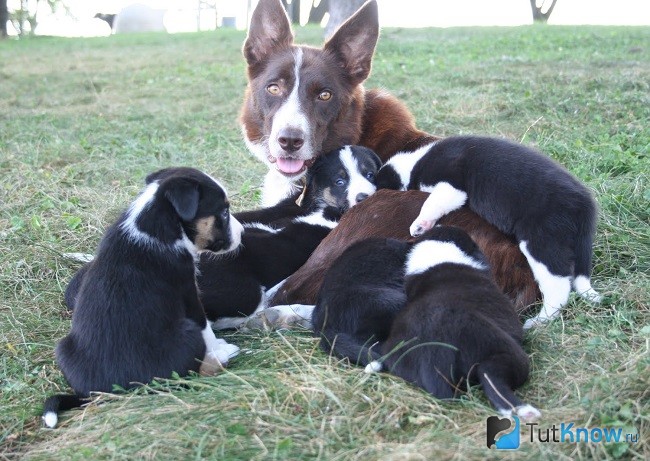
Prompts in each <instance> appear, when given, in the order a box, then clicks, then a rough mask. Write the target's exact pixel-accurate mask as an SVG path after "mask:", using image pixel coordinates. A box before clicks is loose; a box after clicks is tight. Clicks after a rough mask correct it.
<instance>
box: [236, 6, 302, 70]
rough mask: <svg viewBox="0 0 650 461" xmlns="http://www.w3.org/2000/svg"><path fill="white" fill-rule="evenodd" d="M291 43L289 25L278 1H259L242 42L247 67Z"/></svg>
mask: <svg viewBox="0 0 650 461" xmlns="http://www.w3.org/2000/svg"><path fill="white" fill-rule="evenodd" d="M292 43H293V33H292V32H291V23H290V22H289V18H288V16H287V13H286V11H285V10H284V7H283V6H282V4H281V3H280V0H260V2H259V3H258V4H257V7H256V8H255V11H253V16H252V18H251V25H250V27H249V29H248V37H246V41H245V42H244V49H243V52H244V57H245V58H246V62H248V65H249V66H251V67H252V66H255V65H257V64H259V63H260V61H262V60H263V59H264V58H265V57H267V56H268V55H269V54H270V53H271V52H273V51H277V50H281V49H285V48H288V47H290V46H291V44H292Z"/></svg>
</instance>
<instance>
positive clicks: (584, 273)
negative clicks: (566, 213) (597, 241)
mask: <svg viewBox="0 0 650 461" xmlns="http://www.w3.org/2000/svg"><path fill="white" fill-rule="evenodd" d="M583 213H584V215H583V216H582V219H581V220H580V221H579V224H578V225H579V228H578V234H577V235H576V242H575V266H574V271H573V274H574V279H573V289H574V290H575V291H576V293H578V295H580V296H582V297H583V298H585V299H587V300H588V301H591V302H595V303H599V302H600V301H601V299H602V297H601V296H600V294H598V292H597V291H596V290H594V289H593V288H592V287H591V280H590V276H591V257H592V253H593V243H594V234H595V233H596V217H597V209H596V204H595V203H594V202H593V200H591V201H590V202H589V206H586V207H585V210H584V211H583Z"/></svg>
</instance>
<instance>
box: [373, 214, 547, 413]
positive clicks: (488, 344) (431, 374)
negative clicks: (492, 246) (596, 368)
mask: <svg viewBox="0 0 650 461" xmlns="http://www.w3.org/2000/svg"><path fill="white" fill-rule="evenodd" d="M405 267H406V271H405V273H406V276H405V290H406V298H407V303H406V306H405V307H404V309H402V310H401V311H400V312H399V313H398V314H397V315H396V316H395V319H394V321H393V324H392V326H391V329H390V334H389V335H388V338H387V339H386V341H385V342H384V343H383V344H382V346H381V352H382V353H383V354H384V355H385V356H386V357H387V358H386V359H385V361H384V362H383V363H384V366H385V367H386V368H387V369H388V370H389V371H390V372H391V373H392V374H395V375H397V376H400V377H402V378H404V379H405V380H407V381H409V382H411V383H413V384H416V385H418V386H420V387H422V388H423V389H425V390H427V391H428V392H430V393H431V394H433V395H434V396H435V397H438V398H452V397H454V395H455V391H456V386H457V385H458V384H459V383H461V382H462V380H464V379H466V380H468V381H469V382H470V383H480V384H482V386H483V389H484V391H485V393H486V395H487V397H488V399H489V400H490V402H491V403H492V404H493V405H494V406H495V407H496V408H497V409H498V410H499V411H500V412H501V413H504V414H505V413H509V412H511V411H512V410H515V409H517V413H518V414H519V416H522V417H524V418H525V419H534V418H536V417H538V416H539V412H538V411H537V410H536V409H534V408H532V407H530V406H529V405H524V403H523V402H522V401H521V400H520V399H519V398H518V397H517V396H516V395H515V394H514V392H513V390H514V389H516V388H518V387H520V386H521V385H522V384H524V382H526V380H527V379H528V367H529V365H528V362H529V361H528V356H527V355H526V352H525V351H524V350H523V348H522V346H521V342H522V337H523V328H522V325H521V322H520V321H519V319H518V316H517V314H516V312H515V309H514V307H513V306H512V304H511V303H510V301H509V299H508V298H507V297H506V296H505V295H504V294H502V293H501V291H500V290H499V288H498V287H497V286H496V284H495V283H494V281H493V280H492V277H491V274H490V271H489V267H488V264H487V262H486V260H485V257H484V256H483V254H482V253H481V252H480V250H479V249H478V247H477V246H476V245H475V243H474V242H473V241H472V240H471V238H470V237H469V236H468V235H467V234H466V233H465V232H464V231H462V230H460V229H458V228H453V227H445V226H438V227H434V228H433V229H432V230H430V231H428V232H427V233H425V234H424V235H423V236H422V238H421V239H419V240H418V242H417V243H416V244H414V246H413V248H412V249H411V250H410V251H409V254H408V256H407V259H406V266H405Z"/></svg>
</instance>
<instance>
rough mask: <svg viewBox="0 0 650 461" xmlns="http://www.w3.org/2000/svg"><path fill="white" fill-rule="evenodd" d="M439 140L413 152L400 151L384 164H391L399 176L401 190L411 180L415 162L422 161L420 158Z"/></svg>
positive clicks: (404, 188)
mask: <svg viewBox="0 0 650 461" xmlns="http://www.w3.org/2000/svg"><path fill="white" fill-rule="evenodd" d="M437 142H438V141H434V142H432V143H429V144H426V145H424V146H422V147H420V148H419V149H416V150H414V151H412V152H398V153H396V154H395V155H393V156H392V157H391V158H390V159H389V160H388V162H386V163H385V164H384V167H386V166H391V167H392V168H393V170H394V171H395V173H397V175H398V176H399V178H400V181H401V183H402V188H401V190H406V188H407V187H408V185H409V183H410V182H411V173H412V172H413V168H414V167H415V164H416V163H417V162H418V161H420V159H421V158H422V157H424V156H425V155H426V154H427V153H428V152H429V150H430V149H431V148H432V147H433V146H434V145H435V144H436V143H437Z"/></svg>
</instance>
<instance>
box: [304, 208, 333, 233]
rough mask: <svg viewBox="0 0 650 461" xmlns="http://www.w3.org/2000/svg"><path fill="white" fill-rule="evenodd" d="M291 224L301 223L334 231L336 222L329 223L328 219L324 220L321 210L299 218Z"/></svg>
mask: <svg viewBox="0 0 650 461" xmlns="http://www.w3.org/2000/svg"><path fill="white" fill-rule="evenodd" d="M293 222H295V223H301V222H303V223H305V224H310V225H312V226H321V227H327V228H329V229H334V228H335V227H336V225H337V224H338V223H337V222H336V221H330V220H329V219H326V218H325V217H324V216H323V210H320V211H316V212H314V213H312V214H309V215H307V216H300V217H299V218H296V219H294V220H293Z"/></svg>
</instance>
